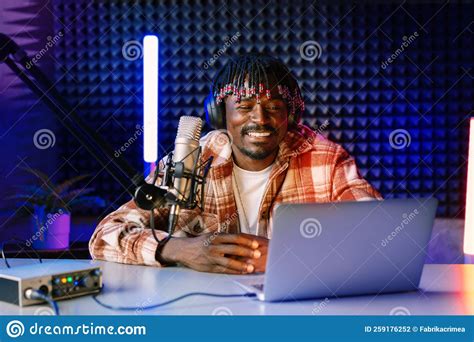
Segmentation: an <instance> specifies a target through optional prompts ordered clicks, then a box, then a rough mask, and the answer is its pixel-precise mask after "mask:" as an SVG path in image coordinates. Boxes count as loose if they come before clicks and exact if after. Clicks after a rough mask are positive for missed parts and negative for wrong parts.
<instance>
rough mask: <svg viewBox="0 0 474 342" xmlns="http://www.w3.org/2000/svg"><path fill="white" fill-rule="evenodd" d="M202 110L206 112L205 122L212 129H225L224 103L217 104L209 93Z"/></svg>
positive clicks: (211, 93)
mask: <svg viewBox="0 0 474 342" xmlns="http://www.w3.org/2000/svg"><path fill="white" fill-rule="evenodd" d="M204 110H205V111H206V121H207V123H208V124H209V125H210V126H211V127H212V128H213V129H225V128H226V124H225V103H224V101H222V102H221V103H219V104H218V103H217V101H216V98H215V97H214V94H213V92H212V88H211V91H210V92H209V95H207V97H206V99H205V100H204Z"/></svg>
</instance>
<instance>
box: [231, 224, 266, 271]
mask: <svg viewBox="0 0 474 342" xmlns="http://www.w3.org/2000/svg"><path fill="white" fill-rule="evenodd" d="M240 235H243V236H245V237H248V238H252V239H254V240H256V241H257V242H258V251H259V252H260V253H261V256H260V258H257V259H256V258H242V257H238V258H237V259H238V260H241V261H244V262H247V263H249V264H251V265H253V266H254V267H255V270H254V272H255V273H259V272H265V266H266V264H267V254H268V242H269V241H270V240H268V239H267V238H264V237H262V236H256V235H250V234H243V233H242V234H240Z"/></svg>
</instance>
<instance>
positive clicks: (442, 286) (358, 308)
mask: <svg viewBox="0 0 474 342" xmlns="http://www.w3.org/2000/svg"><path fill="white" fill-rule="evenodd" d="M10 261H11V264H12V265H19V264H23V263H29V262H32V261H29V260H21V259H17V260H12V259H10ZM45 262H54V260H46V261H45ZM98 263H99V264H101V265H102V266H103V271H104V278H103V279H104V284H105V290H104V291H103V293H102V294H101V295H100V296H99V298H100V299H101V301H103V302H105V303H107V304H112V305H122V306H138V307H139V306H147V305H152V304H155V303H159V302H163V301H166V300H169V299H171V298H174V297H177V296H179V295H182V294H185V293H188V292H196V291H201V292H212V293H222V294H230V293H242V292H243V291H242V290H241V289H240V287H238V286H237V285H235V284H234V283H233V279H235V278H238V277H242V276H228V275H222V274H211V273H200V272H195V271H192V270H189V269H185V268H164V269H159V268H154V267H146V266H132V265H122V264H115V263H110V262H98ZM0 268H5V266H4V265H2V266H0ZM244 277H245V276H244ZM421 288H422V289H423V290H424V291H423V292H409V293H398V294H386V295H379V296H359V297H346V298H335V299H331V298H329V299H326V301H324V299H315V300H305V301H300V302H286V303H262V302H259V301H257V300H255V299H252V298H211V297H202V296H196V297H190V298H186V299H184V300H181V301H179V302H177V303H173V304H170V305H169V306H166V307H163V308H158V309H154V310H146V311H141V310H138V311H113V310H108V309H106V308H103V307H102V306H99V305H98V304H97V303H95V302H94V301H93V299H92V298H91V296H86V297H82V298H77V299H72V300H67V301H61V302H59V307H60V310H61V314H62V315H137V314H145V315H149V314H159V315H212V314H233V315H388V314H390V311H391V310H393V309H394V308H397V307H398V308H399V309H396V310H398V311H399V312H402V311H404V310H408V311H409V313H410V314H411V315H474V265H434V264H431V265H425V268H424V271H423V276H422V281H421ZM0 313H1V314H2V315H18V314H20V315H32V314H35V313H36V314H46V313H48V310H47V309H46V307H45V306H33V307H24V308H20V307H18V306H15V305H12V304H7V303H3V302H0Z"/></svg>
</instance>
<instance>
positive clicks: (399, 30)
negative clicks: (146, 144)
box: [22, 0, 474, 217]
mask: <svg viewBox="0 0 474 342" xmlns="http://www.w3.org/2000/svg"><path fill="white" fill-rule="evenodd" d="M472 10H473V6H472V5H470V4H451V3H444V2H443V3H437V4H423V5H417V4H410V3H403V5H401V4H395V3H393V4H388V5H384V4H374V5H371V4H368V3H367V2H365V3H361V4H358V3H350V2H345V3H342V4H334V3H326V4H321V2H309V1H308V2H305V1H291V5H290V4H289V3H287V2H281V1H269V2H268V1H255V0H253V1H232V2H227V3H223V2H221V1H187V2H184V3H183V2H181V1H180V2H178V1H166V2H163V1H161V2H153V1H135V2H130V1H92V2H91V1H85V0H83V1H74V2H72V1H71V2H70V1H59V0H55V1H53V9H52V11H53V13H54V18H53V19H54V25H55V26H54V32H59V31H60V30H61V31H64V37H63V38H62V39H61V40H60V41H59V42H58V43H57V44H56V45H55V48H54V58H55V60H56V62H55V63H54V65H55V69H56V72H55V78H56V79H57V80H59V82H58V86H59V89H60V91H61V92H62V94H64V95H65V96H66V97H67V99H68V100H69V101H70V103H71V104H73V105H74V106H77V109H78V111H79V112H80V113H81V115H82V117H83V118H84V119H85V120H86V121H87V122H88V123H90V124H91V125H92V126H93V127H95V128H96V130H97V131H98V132H99V133H100V134H102V135H103V136H104V137H106V138H107V140H108V141H109V142H110V143H111V144H112V145H113V146H114V148H116V149H119V148H120V147H121V146H123V145H124V144H125V143H126V142H127V141H128V140H129V139H130V137H132V136H133V135H134V134H135V133H136V125H137V124H139V123H141V118H142V67H143V65H142V59H141V56H140V53H141V51H140V46H139V45H138V44H137V43H139V42H140V41H141V39H142V38H143V36H144V34H146V33H154V34H157V35H158V36H159V37H160V119H159V122H160V145H161V151H162V152H164V151H166V150H169V149H171V148H172V142H173V139H174V136H175V134H176V125H177V121H178V118H179V117H180V116H181V115H199V116H201V117H204V114H203V108H202V103H203V101H204V98H205V96H206V94H207V91H208V87H209V83H210V80H211V79H212V77H213V75H214V74H215V72H216V70H217V69H218V68H219V67H220V66H222V65H223V64H224V63H225V61H226V60H227V59H228V58H229V56H230V57H231V56H234V55H237V54H240V53H245V52H256V51H259V52H267V53H270V54H272V55H274V56H277V57H279V58H281V59H282V60H283V61H284V62H286V63H287V64H288V66H289V67H290V69H291V70H292V71H293V72H294V73H295V75H296V76H297V78H298V79H299V80H300V84H301V86H302V88H303V94H304V96H305V98H306V101H307V110H306V114H305V117H304V121H305V123H306V124H308V125H310V126H312V127H313V128H315V129H318V128H319V129H320V130H321V131H322V132H323V134H325V135H326V136H328V137H329V138H330V139H332V140H334V141H336V142H338V143H341V144H342V145H343V146H344V147H345V148H346V149H347V150H348V151H349V152H350V153H351V154H352V155H354V156H355V158H356V159H357V161H358V164H359V166H360V169H361V171H362V173H363V174H364V175H365V176H366V177H367V178H368V179H369V180H370V181H371V182H372V183H373V184H374V185H375V186H376V187H377V188H378V189H379V190H380V191H381V192H382V193H383V195H384V196H385V197H387V198H390V197H412V196H417V197H419V196H430V195H434V196H435V197H437V198H438V199H439V200H440V202H441V205H440V208H439V211H438V215H439V216H448V217H455V216H461V217H462V215H463V206H464V191H465V183H466V182H465V178H466V158H467V123H468V120H467V118H468V117H469V116H470V115H473V112H472V110H473V98H474V88H473V75H474V70H473V69H472V67H473V58H472V56H473V55H474V54H473V50H474V44H473V39H472V38H473V34H472V30H473V29H474V27H473V26H472V13H473V11H472ZM415 33H416V34H415ZM134 41H137V42H134ZM310 41H314V42H317V43H318V44H319V46H320V47H321V51H319V50H317V49H318V48H317V47H316V50H313V52H316V53H317V54H318V56H319V57H318V58H312V55H311V51H312V50H311V47H310V48H309V50H305V49H304V46H306V45H307V44H310V45H311V42H310ZM403 44H404V45H405V46H404V47H403V49H401V47H402V46H403ZM313 46H316V45H314V43H313ZM134 47H138V50H134ZM397 49H398V50H399V51H398V52H397ZM219 50H221V51H220V52H219ZM222 50H226V51H225V53H223V54H222V53H221V52H222ZM401 50H403V51H401ZM400 51H401V52H400ZM134 52H137V53H138V55H134V54H133V53H134ZM319 53H320V55H319ZM391 55H394V56H395V58H392V61H389V60H388V58H389V57H390V56H391ZM215 57H217V58H215ZM213 59H215V61H214V60H213ZM326 120H327V121H326ZM22 124H23V125H24V127H25V129H32V128H31V127H32V125H33V123H31V124H30V123H29V122H23V123H22ZM35 127H36V126H35ZM57 133H58V134H57V136H56V138H57V143H56V149H55V151H56V152H57V153H58V156H59V158H60V159H61V163H60V167H59V168H58V172H59V173H60V175H61V176H62V177H67V176H72V175H74V174H77V173H80V172H93V173H94V176H95V177H94V179H93V182H92V183H91V184H92V185H93V186H94V187H96V188H97V189H98V192H99V193H101V194H102V195H104V196H106V197H108V198H109V199H110V201H111V205H110V206H109V207H108V208H107V209H106V212H110V211H111V210H113V209H114V208H116V207H117V206H118V205H120V204H121V203H122V202H123V201H125V200H127V198H126V197H125V196H124V195H123V192H122V191H121V189H120V187H119V186H118V185H117V184H116V183H115V182H114V181H113V180H112V179H111V178H110V177H109V176H108V175H107V173H106V172H105V171H103V170H101V168H100V167H99V166H98V165H97V164H96V163H95V162H93V161H92V159H91V158H90V156H89V155H88V154H87V152H86V151H85V150H84V149H83V148H81V147H80V146H79V145H78V144H77V142H76V141H75V140H74V139H73V138H72V137H71V136H69V135H68V134H67V133H66V131H65V130H64V129H59V130H58V132H57ZM27 138H28V139H30V138H31V136H28V137H27ZM125 156H126V157H127V158H128V159H129V160H130V161H131V162H132V163H133V164H134V165H135V166H136V167H137V168H141V167H142V142H141V141H140V140H138V141H136V142H135V143H133V144H132V145H131V146H130V147H128V148H127V150H126V152H125ZM64 158H65V160H67V162H64V160H63V159H64ZM100 213H102V211H101V212H100Z"/></svg>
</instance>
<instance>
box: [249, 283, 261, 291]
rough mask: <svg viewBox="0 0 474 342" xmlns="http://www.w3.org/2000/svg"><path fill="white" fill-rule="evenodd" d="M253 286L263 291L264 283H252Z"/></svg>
mask: <svg viewBox="0 0 474 342" xmlns="http://www.w3.org/2000/svg"><path fill="white" fill-rule="evenodd" d="M251 286H252V287H255V288H256V289H257V290H259V291H263V284H252V285H251Z"/></svg>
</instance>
